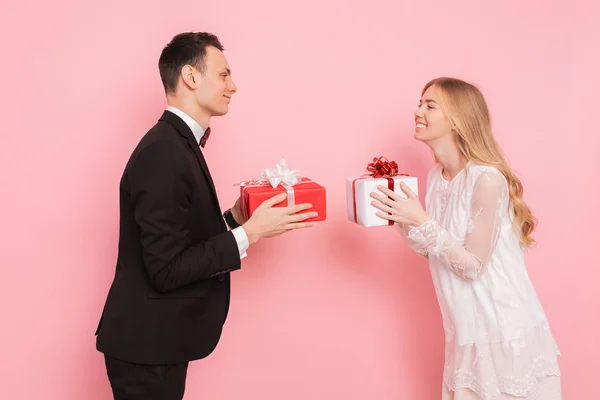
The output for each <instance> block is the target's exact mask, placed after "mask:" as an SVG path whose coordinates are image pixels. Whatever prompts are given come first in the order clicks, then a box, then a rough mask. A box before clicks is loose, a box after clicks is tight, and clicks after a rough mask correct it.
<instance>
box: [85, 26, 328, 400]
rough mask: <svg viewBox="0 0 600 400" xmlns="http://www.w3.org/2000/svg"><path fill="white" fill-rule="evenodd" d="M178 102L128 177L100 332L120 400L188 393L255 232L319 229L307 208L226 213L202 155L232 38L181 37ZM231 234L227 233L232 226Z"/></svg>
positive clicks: (169, 71) (170, 73) (167, 53)
mask: <svg viewBox="0 0 600 400" xmlns="http://www.w3.org/2000/svg"><path fill="white" fill-rule="evenodd" d="M159 70H160V76H161V80H162V82H163V85H164V88H165V92H166V96H167V103H168V107H167V110H166V111H165V112H164V114H163V115H162V116H161V117H160V119H159V120H158V122H157V124H156V125H155V126H154V127H153V128H152V129H150V131H148V133H147V134H146V135H145V136H144V137H143V138H142V140H141V141H140V143H139V144H138V146H137V147H136V149H135V150H134V151H133V154H132V155H131V157H130V159H129V162H128V163H127V166H126V167H125V171H124V173H123V176H122V178H121V182H120V232H119V253H118V259H117V266H116V273H115V278H114V281H113V283H112V286H111V288H110V291H109V293H108V297H107V300H106V304H105V306H104V311H103V313H102V317H101V319H100V323H99V325H98V330H97V332H96V333H97V335H98V336H97V344H96V346H97V349H98V350H99V351H100V352H102V353H104V355H105V363H106V369H107V374H108V378H109V380H110V383H111V387H112V390H113V394H114V397H115V399H118V400H124V399H127V400H133V399H144V400H153V399H157V400H158V399H161V400H167V399H168V400H175V399H182V398H183V393H184V390H185V379H186V373H187V367H188V362H189V361H191V360H196V359H201V358H204V357H206V356H208V355H209V354H210V353H211V352H212V351H213V350H214V349H215V347H216V345H217V343H218V341H219V338H220V335H221V330H222V328H223V324H224V322H225V319H226V317H227V312H228V308H229V290H230V280H229V279H230V277H229V273H230V272H231V271H235V270H237V269H240V263H241V261H240V259H241V258H243V257H244V256H245V254H246V250H247V248H248V247H249V246H250V245H251V244H253V243H255V242H256V241H257V240H259V239H261V238H264V237H270V236H275V235H279V234H282V233H284V232H287V231H290V230H293V229H297V228H305V227H310V226H311V224H309V223H306V222H303V221H305V220H306V219H308V218H311V217H314V216H315V215H316V213H313V212H303V213H300V212H301V211H303V210H307V209H309V208H310V207H311V205H310V204H301V205H296V206H292V207H274V206H275V205H276V204H278V203H280V202H282V201H283V200H284V199H285V194H283V193H282V194H280V195H277V196H274V197H273V198H271V199H269V200H267V201H266V202H264V203H263V204H262V205H261V206H260V207H259V208H258V209H257V210H256V211H255V213H253V215H252V218H250V219H249V220H247V221H246V220H245V218H244V216H243V215H242V213H241V210H240V203H239V200H238V201H237V202H236V204H235V205H234V207H232V208H231V209H230V210H228V211H226V212H225V213H224V214H223V215H221V208H220V206H219V201H218V199H217V196H216V192H215V188H214V185H213V181H212V179H211V176H210V172H209V169H208V166H207V165H206V161H205V159H204V157H203V155H202V151H203V148H204V146H205V145H206V140H207V139H208V137H209V135H210V119H211V118H212V117H213V116H221V115H225V114H226V113H227V111H228V105H229V102H230V101H231V97H232V95H233V94H234V93H235V92H236V90H237V88H236V86H235V84H234V83H233V80H232V78H231V71H230V69H229V65H228V63H227V60H226V59H225V57H224V55H223V46H222V45H221V43H220V42H219V40H218V39H217V37H215V36H214V35H212V34H209V33H182V34H180V35H177V36H175V37H174V38H173V40H172V41H171V43H169V44H168V45H167V46H166V47H165V48H164V49H163V51H162V54H161V56H160V60H159ZM226 222H227V225H229V228H231V230H228V228H227V225H226Z"/></svg>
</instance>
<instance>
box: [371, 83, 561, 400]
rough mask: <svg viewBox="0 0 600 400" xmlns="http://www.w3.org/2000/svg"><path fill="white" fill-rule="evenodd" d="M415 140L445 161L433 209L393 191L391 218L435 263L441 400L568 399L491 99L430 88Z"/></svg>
mask: <svg viewBox="0 0 600 400" xmlns="http://www.w3.org/2000/svg"><path fill="white" fill-rule="evenodd" d="M415 122H416V132H415V139H417V140H419V141H422V142H423V143H425V144H426V145H428V146H429V147H430V148H431V150H432V151H433V154H434V155H435V159H436V161H437V163H436V165H435V166H434V167H433V168H432V169H431V171H430V172H429V176H428V179H427V193H426V199H425V201H426V208H427V211H425V210H423V207H422V206H421V203H420V202H419V200H418V198H417V196H416V195H415V194H414V193H412V192H411V191H410V189H408V187H407V186H406V185H402V190H403V191H404V192H405V193H406V195H407V196H408V198H404V197H401V196H399V195H398V194H395V193H394V192H392V191H390V190H388V189H387V188H385V187H379V188H378V189H379V190H380V191H381V192H382V193H383V195H382V194H381V193H372V194H371V196H372V197H373V198H374V199H375V200H373V205H374V206H375V207H377V208H378V209H379V210H381V212H379V213H378V215H379V216H380V217H382V218H386V219H388V220H392V221H394V222H395V223H396V227H397V228H398V230H399V231H400V233H401V234H402V235H403V236H404V238H405V240H406V241H407V243H408V244H409V246H410V247H411V248H412V249H413V250H415V251H417V252H418V253H419V254H421V255H423V256H424V257H426V258H428V260H429V265H430V270H431V275H432V277H433V282H434V286H435V290H436V294H437V297H438V300H439V304H440V307H441V313H442V319H443V323H444V330H445V336H446V361H445V365H444V385H443V394H442V399H444V400H447V399H454V400H464V399H485V400H488V399H489V400H491V399H493V400H504V399H527V400H532V399H536V400H538V399H539V400H554V399H561V398H562V397H561V385H560V377H559V376H560V371H559V366H558V356H559V355H560V352H559V350H558V347H557V345H556V342H555V340H554V338H553V336H552V333H551V332H550V328H549V325H548V321H547V318H546V315H545V313H544V310H543V309H542V306H541V305H540V302H539V300H538V298H537V296H536V293H535V290H534V288H533V285H532V283H531V280H530V279H529V276H528V274H527V270H526V268H525V263H524V250H525V249H526V248H528V247H530V246H531V245H532V244H533V243H534V241H533V239H532V237H531V234H532V232H533V230H534V229H535V226H536V220H535V218H534V217H533V215H532V214H531V211H530V210H529V208H528V207H527V205H526V204H525V202H524V201H523V198H522V193H523V188H522V185H521V182H520V181H519V179H517V177H516V176H515V175H514V174H513V172H512V171H511V169H510V167H509V166H508V163H507V162H506V160H505V159H504V157H503V156H502V154H501V152H500V149H499V147H498V145H497V144H496V141H495V140H494V137H493V136H492V131H491V125H490V118H489V113H488V109H487V105H486V102H485V100H484V98H483V95H482V94H481V92H480V91H479V90H478V89H477V88H476V87H474V86H473V85H471V84H468V83H466V82H463V81H461V80H457V79H453V78H439V79H435V80H433V81H431V82H429V83H428V84H427V85H426V86H425V88H424V90H423V93H422V97H421V101H420V102H419V107H418V109H417V111H416V112H415Z"/></svg>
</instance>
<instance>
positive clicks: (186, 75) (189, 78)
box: [181, 65, 200, 89]
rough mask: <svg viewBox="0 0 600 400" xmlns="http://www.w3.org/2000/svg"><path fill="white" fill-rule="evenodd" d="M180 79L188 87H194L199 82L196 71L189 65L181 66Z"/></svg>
mask: <svg viewBox="0 0 600 400" xmlns="http://www.w3.org/2000/svg"><path fill="white" fill-rule="evenodd" d="M181 79H182V80H183V82H184V83H185V84H186V85H187V86H188V87H189V88H190V89H196V88H197V87H198V84H199V83H200V82H199V80H200V79H199V76H198V73H197V71H196V69H195V68H194V67H192V66H191V65H184V66H183V67H182V68H181Z"/></svg>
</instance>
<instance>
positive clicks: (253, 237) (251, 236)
mask: <svg viewBox="0 0 600 400" xmlns="http://www.w3.org/2000/svg"><path fill="white" fill-rule="evenodd" d="M242 229H244V232H246V236H247V237H248V243H250V244H254V243H256V242H258V239H260V237H259V235H258V234H257V233H255V232H254V230H253V229H252V225H251V223H249V222H246V223H245V224H243V225H242Z"/></svg>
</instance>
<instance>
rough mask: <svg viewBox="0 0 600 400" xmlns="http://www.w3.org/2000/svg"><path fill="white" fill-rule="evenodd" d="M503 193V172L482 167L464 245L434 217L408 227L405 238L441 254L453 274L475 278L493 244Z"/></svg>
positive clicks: (503, 202)
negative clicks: (453, 238)
mask: <svg viewBox="0 0 600 400" xmlns="http://www.w3.org/2000/svg"><path fill="white" fill-rule="evenodd" d="M507 194H508V193H507V187H506V184H505V180H504V176H503V175H502V174H501V173H500V172H499V171H497V170H495V169H492V170H486V171H484V172H482V173H481V174H480V175H479V176H478V177H477V179H476V181H475V184H474V187H473V196H472V200H471V214H470V216H469V222H468V227H467V235H466V237H465V243H464V246H462V245H461V244H459V243H456V242H455V241H454V240H452V238H451V237H450V234H449V233H448V231H446V230H445V229H444V228H442V227H441V226H439V225H438V224H437V223H436V222H435V221H434V220H430V221H428V222H425V223H424V224H422V225H421V226H419V227H416V228H413V229H411V230H410V231H409V232H408V239H409V240H411V241H413V242H415V243H416V244H417V245H419V246H422V247H424V248H425V249H426V250H427V252H428V253H429V255H435V256H439V257H441V258H442V259H443V260H444V265H445V266H446V267H448V268H450V269H451V270H452V271H453V272H455V273H456V274H458V275H460V276H462V277H464V278H466V279H477V278H478V277H479V276H481V274H482V273H483V269H484V267H485V265H486V264H487V263H488V261H489V259H490V257H491V254H492V252H493V250H494V247H495V246H496V242H497V240H498V236H499V233H500V222H501V221H500V215H501V211H502V207H503V204H506V199H507Z"/></svg>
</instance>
